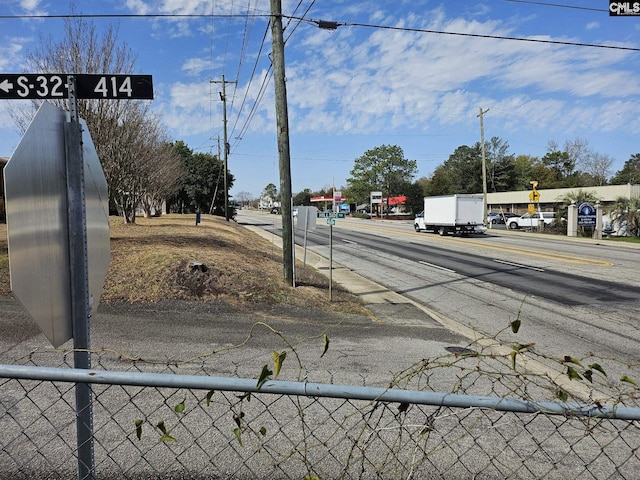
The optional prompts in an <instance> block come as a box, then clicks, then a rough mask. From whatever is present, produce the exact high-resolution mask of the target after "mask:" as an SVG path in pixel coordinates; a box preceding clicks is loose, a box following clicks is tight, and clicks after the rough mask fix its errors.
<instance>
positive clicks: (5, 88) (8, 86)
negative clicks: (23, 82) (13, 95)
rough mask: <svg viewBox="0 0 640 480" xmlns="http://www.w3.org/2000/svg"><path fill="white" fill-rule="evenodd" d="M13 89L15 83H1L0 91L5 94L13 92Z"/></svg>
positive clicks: (5, 80) (6, 81)
mask: <svg viewBox="0 0 640 480" xmlns="http://www.w3.org/2000/svg"><path fill="white" fill-rule="evenodd" d="M12 88H13V83H10V82H9V80H8V79H6V78H5V79H4V80H2V82H0V90H2V91H3V92H5V93H9V92H10V91H11V89H12Z"/></svg>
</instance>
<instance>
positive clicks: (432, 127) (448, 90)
mask: <svg viewBox="0 0 640 480" xmlns="http://www.w3.org/2000/svg"><path fill="white" fill-rule="evenodd" d="M71 8H72V7H71V4H70V3H66V2H65V1H64V0H19V1H18V0H0V74H2V73H38V72H29V71H28V70H26V64H25V58H26V55H28V54H29V52H32V51H34V50H35V49H36V48H37V46H38V45H39V44H40V42H42V41H43V40H46V39H49V38H50V39H52V40H53V41H61V40H62V38H63V32H64V20H63V19H62V18H59V16H63V15H67V14H69V13H70V12H71ZM75 10H76V13H79V14H84V15H92V17H89V18H87V20H88V21H90V22H92V23H93V24H94V25H95V27H96V29H97V31H98V32H102V31H103V30H104V28H105V27H106V26H108V25H116V26H118V39H119V41H120V42H121V43H126V44H127V46H128V47H129V48H130V49H131V51H132V53H134V54H135V55H136V56H137V61H136V69H135V73H138V74H149V75H152V77H153V86H154V100H153V101H152V102H153V103H152V108H153V110H154V112H155V113H157V114H158V115H160V118H161V119H162V123H163V124H164V126H165V127H166V129H167V133H168V135H169V138H170V139H172V140H183V141H184V142H185V143H186V144H187V145H188V146H189V148H191V149H192V150H193V151H194V152H205V153H212V154H214V155H217V154H218V144H219V141H220V143H222V139H223V135H224V131H223V102H222V101H221V97H220V93H221V90H222V84H221V83H220V82H221V81H222V78H223V76H224V78H225V81H226V82H227V83H226V85H225V92H226V97H227V135H228V141H229V144H230V151H229V156H228V167H229V171H230V172H231V173H232V174H233V175H234V177H235V183H234V185H233V188H232V189H231V192H230V193H231V195H232V196H234V197H236V198H239V197H240V196H249V197H250V198H258V197H259V195H260V194H261V192H262V191H263V190H264V188H265V187H266V186H267V185H268V184H269V183H273V184H275V185H276V186H277V187H278V188H279V187H280V175H279V159H278V146H277V136H276V135H277V134H276V132H277V130H276V120H275V94H274V84H273V70H272V68H271V30H270V27H269V23H268V21H269V13H270V2H269V0H99V1H97V0H96V1H94V0H82V1H81V2H77V3H76V6H75ZM282 11H283V14H284V18H283V24H284V26H285V32H284V37H285V69H286V88H287V98H288V120H289V130H290V156H291V176H292V190H293V193H294V194H295V193H297V192H300V191H302V190H304V189H306V188H308V189H310V190H312V191H317V190H319V189H322V188H325V189H327V188H331V187H335V188H336V189H340V188H341V187H343V186H346V184H347V179H348V178H349V177H350V176H351V170H352V168H353V167H354V161H355V159H357V158H358V157H360V156H361V155H363V154H364V153H365V152H366V151H367V150H370V149H373V148H375V147H378V146H382V145H398V146H400V147H401V148H402V149H403V152H404V156H405V158H407V159H410V160H415V161H416V162H417V166H418V172H417V174H416V179H417V178H420V177H429V176H430V175H431V174H432V173H433V171H434V169H435V168H437V167H438V166H439V165H441V164H442V163H443V162H444V161H445V160H447V158H448V157H449V155H451V154H452V153H453V152H454V150H455V149H456V148H457V147H459V146H461V145H469V146H471V145H473V144H475V143H476V142H479V141H480V138H481V137H480V120H479V112H480V109H482V110H483V112H485V111H486V113H485V114H484V133H485V139H487V140H488V139H489V138H491V137H499V138H501V139H502V140H503V141H506V142H508V144H509V147H510V149H509V152H510V153H513V154H515V155H531V156H536V157H541V156H543V155H544V154H545V153H546V152H547V149H548V145H549V141H555V142H557V143H558V144H559V145H563V144H564V142H565V141H573V140H575V139H581V140H584V141H587V142H588V145H589V147H590V148H591V149H592V150H593V151H594V152H596V153H599V154H605V155H608V156H609V157H611V158H612V159H613V160H614V163H613V165H612V168H611V172H610V174H611V175H613V174H614V173H615V172H616V171H618V170H620V169H621V168H622V166H623V164H624V162H625V161H626V160H628V159H629V157H630V156H631V155H632V154H635V153H640V115H639V114H638V112H639V106H640V81H639V80H638V79H639V78H640V16H636V17H631V16H627V17H615V16H609V1H608V0H580V1H579V0H545V1H534V0H532V1H528V0H485V1H477V0H457V1H443V0H439V1H433V0H363V1H358V0H282ZM169 14H172V15H185V14H189V15H193V16H167V15H169ZM29 16H36V18H29ZM320 20H322V21H329V22H337V23H338V25H339V26H338V27H337V28H336V29H335V30H327V29H321V28H319V26H318V21H320ZM532 40H536V41H532ZM603 47H605V48H603ZM611 47H614V48H611ZM45 73H60V72H45ZM109 73H118V72H109ZM0 78H1V77H0ZM10 102H19V101H17V100H2V101H0V156H6V157H9V156H11V154H12V152H13V150H14V149H15V147H16V146H17V144H18V142H19V141H20V135H19V133H18V131H17V128H16V127H15V125H14V122H13V120H12V119H11V117H10V115H9V112H8V108H7V107H8V104H9V103H10ZM219 139H220V140H219ZM532 180H533V179H532ZM541 188H543V186H541Z"/></svg>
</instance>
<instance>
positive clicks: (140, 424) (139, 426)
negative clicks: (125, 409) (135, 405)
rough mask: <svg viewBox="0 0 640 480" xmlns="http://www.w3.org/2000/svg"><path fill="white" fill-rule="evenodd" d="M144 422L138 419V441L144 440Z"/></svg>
mask: <svg viewBox="0 0 640 480" xmlns="http://www.w3.org/2000/svg"><path fill="white" fill-rule="evenodd" d="M143 423H144V420H141V419H139V418H138V419H136V435H137V436H138V440H140V439H141V438H142V424H143Z"/></svg>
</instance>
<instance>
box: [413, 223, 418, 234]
mask: <svg viewBox="0 0 640 480" xmlns="http://www.w3.org/2000/svg"><path fill="white" fill-rule="evenodd" d="M413 228H414V230H415V231H416V232H418V233H420V225H418V224H417V223H414V224H413Z"/></svg>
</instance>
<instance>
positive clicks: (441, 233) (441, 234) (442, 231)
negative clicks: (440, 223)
mask: <svg viewBox="0 0 640 480" xmlns="http://www.w3.org/2000/svg"><path fill="white" fill-rule="evenodd" d="M446 234H447V229H446V228H444V227H440V229H439V230H438V235H440V236H444V235H446Z"/></svg>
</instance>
